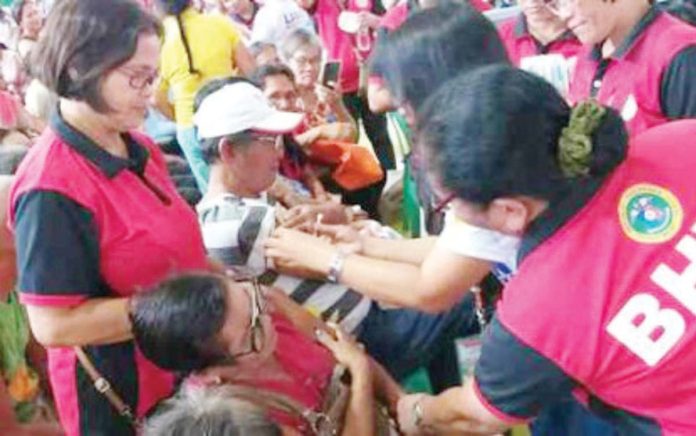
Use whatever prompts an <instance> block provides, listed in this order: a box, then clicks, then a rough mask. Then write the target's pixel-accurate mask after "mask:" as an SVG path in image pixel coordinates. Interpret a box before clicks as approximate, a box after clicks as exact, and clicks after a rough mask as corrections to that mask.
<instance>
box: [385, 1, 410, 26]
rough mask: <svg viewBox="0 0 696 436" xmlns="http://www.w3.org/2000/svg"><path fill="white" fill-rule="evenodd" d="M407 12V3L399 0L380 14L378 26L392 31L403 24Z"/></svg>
mask: <svg viewBox="0 0 696 436" xmlns="http://www.w3.org/2000/svg"><path fill="white" fill-rule="evenodd" d="M408 13H409V10H408V3H407V2H401V3H399V4H397V5H395V6H393V7H391V8H389V10H388V11H387V12H386V13H385V14H384V15H382V18H381V19H380V20H379V27H380V28H384V29H386V30H388V31H389V32H393V31H395V30H396V29H398V28H399V26H401V25H402V24H404V21H406V19H407V18H408Z"/></svg>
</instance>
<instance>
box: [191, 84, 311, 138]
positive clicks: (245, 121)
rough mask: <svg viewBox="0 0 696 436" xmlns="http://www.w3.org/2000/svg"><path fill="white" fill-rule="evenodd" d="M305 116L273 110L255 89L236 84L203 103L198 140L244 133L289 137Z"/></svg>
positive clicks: (197, 116)
mask: <svg viewBox="0 0 696 436" xmlns="http://www.w3.org/2000/svg"><path fill="white" fill-rule="evenodd" d="M303 118H304V114H302V113H297V112H283V111H279V110H277V109H274V108H273V107H272V106H271V104H270V103H269V102H268V99H266V96H264V95H263V92H262V91H261V90H260V89H259V88H257V87H255V86H254V85H252V84H250V83H246V82H237V83H232V84H229V85H225V86H223V87H222V88H220V89H218V90H217V91H215V92H213V93H212V94H210V95H209V96H207V97H205V99H203V102H202V103H201V105H200V106H199V107H198V111H196V114H195V115H194V116H193V122H194V124H195V125H196V127H197V128H198V137H199V138H201V139H205V138H217V137H219V136H225V135H232V134H235V133H240V132H243V131H245V130H256V131H260V132H267V133H277V134H282V133H289V132H292V131H293V130H295V129H296V128H297V126H299V124H300V123H301V122H302V119H303Z"/></svg>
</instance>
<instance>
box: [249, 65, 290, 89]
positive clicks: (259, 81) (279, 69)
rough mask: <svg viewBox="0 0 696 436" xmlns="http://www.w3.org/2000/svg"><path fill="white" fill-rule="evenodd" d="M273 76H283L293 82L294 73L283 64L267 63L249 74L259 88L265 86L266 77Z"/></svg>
mask: <svg viewBox="0 0 696 436" xmlns="http://www.w3.org/2000/svg"><path fill="white" fill-rule="evenodd" d="M273 76H285V77H287V78H288V80H290V81H291V82H292V83H293V84H294V83H295V75H294V74H293V73H292V70H290V68H288V66H287V65H283V64H267V65H262V66H260V67H258V68H257V69H256V70H254V72H253V73H252V74H251V81H252V82H254V84H255V85H256V86H258V87H259V88H261V89H264V88H265V87H266V78H267V77H273Z"/></svg>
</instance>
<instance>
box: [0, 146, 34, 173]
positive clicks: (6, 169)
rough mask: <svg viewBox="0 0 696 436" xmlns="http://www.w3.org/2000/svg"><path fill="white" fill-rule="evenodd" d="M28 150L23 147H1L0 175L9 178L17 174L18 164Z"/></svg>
mask: <svg viewBox="0 0 696 436" xmlns="http://www.w3.org/2000/svg"><path fill="white" fill-rule="evenodd" d="M27 152H28V149H27V147H25V146H23V145H10V144H7V145H3V146H1V147H0V175H4V176H11V175H14V173H16V172H17V168H18V167H19V164H20V163H22V160H24V157H25V156H26V155H27Z"/></svg>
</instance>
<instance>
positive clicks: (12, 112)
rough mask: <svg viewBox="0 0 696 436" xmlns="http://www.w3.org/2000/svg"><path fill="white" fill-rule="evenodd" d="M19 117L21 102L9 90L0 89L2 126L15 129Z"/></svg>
mask: <svg viewBox="0 0 696 436" xmlns="http://www.w3.org/2000/svg"><path fill="white" fill-rule="evenodd" d="M18 117H19V102H18V101H17V99H16V98H15V97H13V96H12V94H10V93H9V92H6V91H0V128H2V129H7V130H11V129H15V128H17V120H18Z"/></svg>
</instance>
